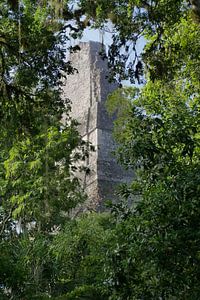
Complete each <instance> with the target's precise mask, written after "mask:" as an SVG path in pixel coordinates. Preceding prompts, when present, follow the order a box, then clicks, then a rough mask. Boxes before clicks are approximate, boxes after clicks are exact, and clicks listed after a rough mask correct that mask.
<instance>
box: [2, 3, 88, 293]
mask: <svg viewBox="0 0 200 300" xmlns="http://www.w3.org/2000/svg"><path fill="white" fill-rule="evenodd" d="M54 3H55V2H54ZM0 11H1V18H0V44H1V49H0V66H1V69H0V71H1V77H0V90H1V93H0V95H1V96H0V116H1V120H0V122H1V124H0V125H1V126H0V150H1V158H0V197H1V198H0V209H1V214H0V235H1V249H2V257H1V261H0V269H1V271H0V293H1V297H2V298H5V299H7V298H9V299H22V297H27V298H28V299H31V297H32V298H33V295H36V297H37V296H38V295H39V294H40V295H41V297H42V296H45V295H47V296H48V293H50V291H49V283H48V281H49V282H50V281H51V279H50V278H53V272H54V269H53V267H52V268H51V267H50V266H51V264H50V261H49V255H48V245H49V244H50V242H51V240H52V234H53V233H54V232H57V231H59V230H60V228H62V226H63V223H65V222H66V219H67V218H68V215H69V212H70V211H71V209H73V208H74V207H76V205H77V204H78V203H80V202H82V201H84V199H85V195H84V192H83V191H82V189H81V187H80V185H79V182H78V179H77V178H76V177H75V175H74V174H75V173H74V172H75V170H76V169H77V161H78V160H81V159H84V158H85V157H86V156H87V150H86V148H87V147H85V143H84V142H83V141H82V140H81V137H80V135H79V134H78V131H77V128H76V125H77V122H76V121H75V120H72V119H71V118H70V116H69V111H70V101H69V99H62V82H63V78H64V76H66V75H68V74H72V73H73V72H74V69H73V67H72V66H71V64H70V63H69V62H66V61H65V58H66V39H68V38H69V37H67V36H66V32H65V24H63V23H62V22H61V19H59V18H58V16H57V8H56V9H54V7H52V6H51V5H50V2H48V3H46V1H45V2H44V3H43V2H41V1H28V0H24V1H1V4H0ZM65 13H66V14H67V8H66V9H65ZM68 13H69V14H68V17H66V19H67V18H72V14H71V15H70V10H68ZM70 28H71V31H70V33H69V34H75V33H74V29H73V27H72V26H71V27H70ZM80 30H81V29H80ZM69 50H71V51H73V49H72V48H70V49H69ZM64 74H65V75H64ZM64 113H65V115H66V124H62V123H61V117H62V115H63V114H64ZM17 228H18V233H17V232H16V229H17ZM44 257H45V259H44ZM30 262H31V264H32V265H31V271H32V274H31V275H30V270H28V266H29V267H30ZM47 266H48V267H47ZM48 268H49V269H48ZM46 269H48V270H49V271H48V272H47V271H46ZM45 272H46V273H45ZM47 274H48V276H47ZM39 281H40V286H39ZM42 285H43V288H44V289H43V291H42V292H41V287H42ZM38 297H39V296H38ZM45 297H46V296H45Z"/></svg>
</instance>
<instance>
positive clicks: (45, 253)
mask: <svg viewBox="0 0 200 300" xmlns="http://www.w3.org/2000/svg"><path fill="white" fill-rule="evenodd" d="M74 4H75V5H74ZM0 13H1V17H0V45H1V48H0V72H1V73H0V76H1V77H0V90H1V93H0V122H1V124H0V125H1V126H0V148H1V156H0V235H1V240H0V247H1V248H0V249H1V255H0V299H3V300H4V299H27V300H30V299H49V298H51V299H57V300H58V299H60V300H61V299H79V300H81V299H88V300H89V299H91V300H92V299H96V300H98V299H102V300H103V299H108V300H126V299H127V300H128V299H129V300H133V299H135V300H136V299H137V300H140V299H170V300H171V299H191V300H196V299H197V300H198V299H199V298H200V286H199V282H198V278H199V276H200V267H199V265H200V248H199V247H200V121H199V120H200V116H199V115H200V83H199V82H200V60H199V50H200V40H199V35H200V27H199V17H200V4H199V1H191V3H190V2H188V1H184V0H177V1H174V0H151V1H149V0H146V1H144V0H123V1H122V0H120V1H116V0H109V1H106V0H96V1H91V0H79V1H56V0H55V1H37V0H34V1H29V0H23V1H16V0H15V1H11V0H10V1H4V0H3V1H1V4H0ZM110 21H111V22H112V27H113V43H112V45H111V46H110V49H109V52H108V61H109V67H110V70H111V76H112V78H115V79H117V80H118V81H121V80H122V79H127V78H128V79H130V80H131V82H136V83H139V84H140V83H143V84H142V87H141V88H140V89H137V88H130V87H129V88H120V89H119V90H117V91H116V92H115V93H114V94H113V95H111V96H110V97H109V99H108V103H107V106H108V110H109V112H110V113H113V112H114V113H116V114H117V115H118V118H117V120H116V122H115V129H114V136H115V138H116V140H117V141H118V143H119V148H118V150H117V151H116V156H117V157H118V159H119V161H120V162H121V163H122V164H124V165H125V166H126V167H127V168H132V169H133V170H134V172H135V174H136V177H135V179H134V181H133V182H132V183H131V184H130V185H128V186H127V185H125V184H124V185H123V186H122V187H121V189H120V195H121V199H122V200H121V202H119V203H118V204H116V205H112V206H111V209H110V210H111V211H110V212H109V213H108V212H107V213H102V214H97V213H92V214H84V215H82V216H79V217H77V218H75V219H71V218H70V211H71V209H73V208H75V207H76V205H77V204H79V203H81V202H83V201H84V199H85V195H84V191H82V190H81V187H80V185H79V182H78V180H77V178H76V177H75V175H74V171H75V169H76V167H77V160H81V159H84V158H85V157H86V156H87V155H88V153H87V149H88V147H85V145H84V143H83V141H81V137H80V136H79V134H78V132H77V129H76V121H75V120H72V119H71V118H70V115H69V112H70V101H69V99H64V101H63V99H61V94H62V82H63V74H66V76H67V75H68V74H73V72H74V69H73V66H71V65H70V63H69V62H68V63H66V61H65V53H66V49H67V45H68V44H69V43H67V41H70V39H71V38H73V39H74V38H76V37H78V36H80V35H81V34H82V32H83V30H84V28H85V27H90V26H93V27H96V28H104V27H105V28H106V26H107V23H108V22H110ZM141 37H142V38H145V40H146V45H145V48H144V50H143V52H142V53H140V54H138V53H137V51H136V49H137V47H136V43H137V41H138V40H139V39H141ZM68 50H69V51H75V50H77V48H76V47H75V48H72V47H68ZM63 113H65V114H66V116H67V117H66V124H65V125H64V124H61V122H60V120H61V116H62V114H63ZM119 128H120V129H119ZM130 199H131V200H132V202H133V203H134V205H133V206H128V205H127V203H128V202H130ZM136 200H137V201H136ZM16 229H17V230H16Z"/></svg>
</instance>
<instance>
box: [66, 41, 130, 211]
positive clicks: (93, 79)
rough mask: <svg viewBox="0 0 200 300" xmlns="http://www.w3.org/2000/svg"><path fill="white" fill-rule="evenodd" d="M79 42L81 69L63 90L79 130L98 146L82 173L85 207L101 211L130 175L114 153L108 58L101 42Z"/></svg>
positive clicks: (74, 56)
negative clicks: (107, 105)
mask: <svg viewBox="0 0 200 300" xmlns="http://www.w3.org/2000/svg"><path fill="white" fill-rule="evenodd" d="M79 46H80V48H81V50H80V51H77V52H76V53H73V54H71V56H70V61H71V62H72V65H73V66H74V67H75V68H76V69H77V70H78V73H77V74H74V75H71V76H69V77H68V78H67V81H66V84H65V87H64V94H65V96H66V97H67V98H69V99H70V100H71V101H72V117H73V118H74V119H76V120H77V121H78V122H79V123H80V125H79V132H80V134H81V135H82V137H83V139H84V140H87V141H89V142H91V143H92V144H93V145H94V147H95V151H94V152H91V153H90V154H89V157H88V159H87V161H86V162H85V165H86V166H87V167H89V169H90V173H89V175H87V176H83V175H82V177H81V181H82V185H83V188H84V190H85V191H86V192H87V194H88V201H87V202H86V204H85V205H86V209H95V210H99V211H101V210H103V209H104V202H105V200H114V201H116V199H117V196H116V192H115V190H116V187H117V185H119V184H120V183H122V182H127V181H130V180H131V175H130V172H127V171H125V170H123V168H122V167H121V166H119V164H118V163H117V161H116V159H115V158H114V156H113V154H112V152H113V150H114V149H115V147H116V145H115V143H114V141H113V138H112V128H113V119H112V118H111V117H109V116H108V114H107V112H106V108H105V101H106V99H107V96H108V94H110V93H111V92H113V91H114V89H116V88H117V85H116V84H111V83H109V81H108V79H107V76H108V67H107V61H106V60H103V59H102V57H101V56H100V55H99V52H100V50H102V44H100V43H97V42H89V43H80V45H79Z"/></svg>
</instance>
